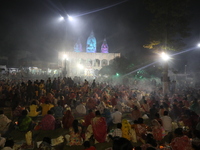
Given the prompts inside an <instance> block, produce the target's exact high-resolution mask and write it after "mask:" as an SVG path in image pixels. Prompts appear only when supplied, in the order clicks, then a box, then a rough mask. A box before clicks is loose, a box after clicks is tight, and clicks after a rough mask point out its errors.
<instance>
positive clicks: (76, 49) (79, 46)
mask: <svg viewBox="0 0 200 150" xmlns="http://www.w3.org/2000/svg"><path fill="white" fill-rule="evenodd" d="M82 51H83V50H82V44H81V41H80V39H78V41H77V42H76V44H75V45H74V52H82Z"/></svg>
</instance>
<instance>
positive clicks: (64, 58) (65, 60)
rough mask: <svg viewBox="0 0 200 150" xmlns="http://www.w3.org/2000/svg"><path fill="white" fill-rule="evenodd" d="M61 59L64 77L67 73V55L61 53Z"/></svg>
mask: <svg viewBox="0 0 200 150" xmlns="http://www.w3.org/2000/svg"><path fill="white" fill-rule="evenodd" d="M63 60H64V69H63V77H66V75H67V55H66V54H64V55H63Z"/></svg>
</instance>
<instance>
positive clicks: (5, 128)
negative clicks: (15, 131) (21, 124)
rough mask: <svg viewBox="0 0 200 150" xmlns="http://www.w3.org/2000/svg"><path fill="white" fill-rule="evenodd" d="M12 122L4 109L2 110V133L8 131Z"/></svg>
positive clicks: (0, 117) (0, 126)
mask: <svg viewBox="0 0 200 150" xmlns="http://www.w3.org/2000/svg"><path fill="white" fill-rule="evenodd" d="M11 122H12V121H11V120H10V119H8V117H7V116H5V115H4V112H3V110H0V134H4V133H6V132H7V131H8V128H9V126H10V123H11Z"/></svg>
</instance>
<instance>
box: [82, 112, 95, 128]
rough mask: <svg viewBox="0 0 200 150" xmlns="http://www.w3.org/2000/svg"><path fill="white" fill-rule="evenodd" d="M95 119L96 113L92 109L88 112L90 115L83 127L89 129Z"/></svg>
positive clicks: (87, 116) (86, 117)
mask: <svg viewBox="0 0 200 150" xmlns="http://www.w3.org/2000/svg"><path fill="white" fill-rule="evenodd" d="M94 117H95V114H94V112H93V111H92V110H91V109H90V110H89V111H88V114H87V115H86V116H85V122H84V123H83V126H85V127H88V126H89V125H91V120H92V119H93V118H94Z"/></svg>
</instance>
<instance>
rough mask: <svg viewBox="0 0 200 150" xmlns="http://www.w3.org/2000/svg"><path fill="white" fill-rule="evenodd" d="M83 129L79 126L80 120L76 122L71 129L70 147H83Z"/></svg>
mask: <svg viewBox="0 0 200 150" xmlns="http://www.w3.org/2000/svg"><path fill="white" fill-rule="evenodd" d="M81 132H82V129H81V127H80V126H78V120H74V121H73V124H72V127H70V128H69V134H70V138H69V145H70V146H72V145H82V141H83V140H82V138H81Z"/></svg>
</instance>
